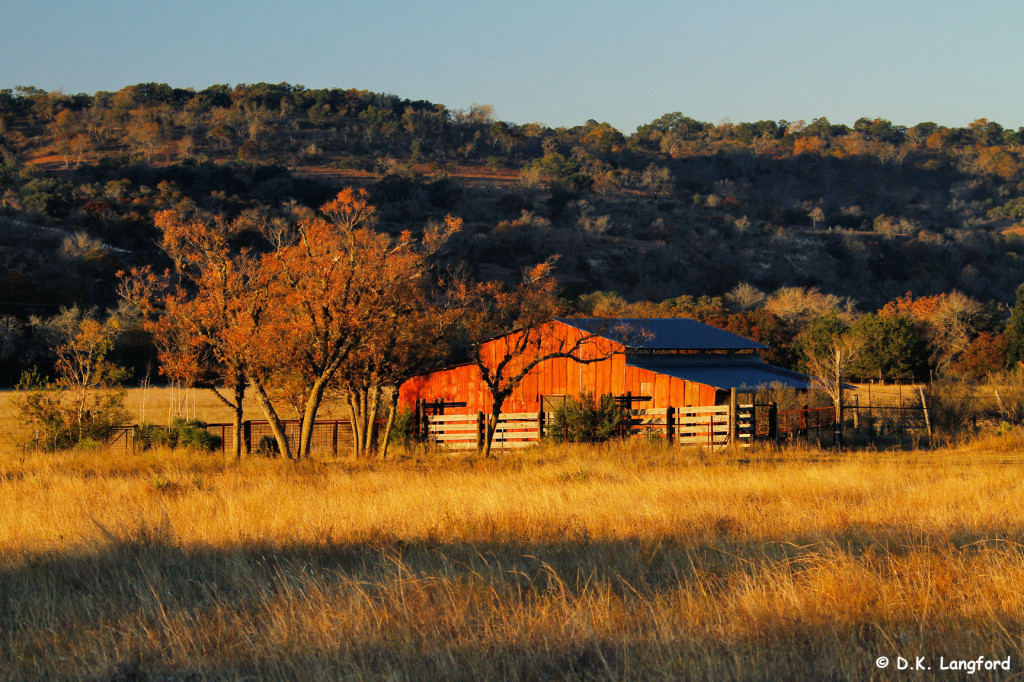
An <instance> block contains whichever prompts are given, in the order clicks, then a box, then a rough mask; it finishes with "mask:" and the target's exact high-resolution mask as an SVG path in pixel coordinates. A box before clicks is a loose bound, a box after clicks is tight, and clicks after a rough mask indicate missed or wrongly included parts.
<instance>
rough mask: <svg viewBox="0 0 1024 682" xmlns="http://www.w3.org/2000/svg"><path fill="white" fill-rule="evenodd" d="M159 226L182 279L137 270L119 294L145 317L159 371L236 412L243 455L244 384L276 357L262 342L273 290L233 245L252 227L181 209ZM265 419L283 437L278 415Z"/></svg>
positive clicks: (256, 263) (162, 217)
mask: <svg viewBox="0 0 1024 682" xmlns="http://www.w3.org/2000/svg"><path fill="white" fill-rule="evenodd" d="M155 224H156V226H157V228H158V229H160V231H161V234H162V240H161V247H162V248H163V249H164V251H165V252H166V253H167V254H168V255H169V256H170V257H171V259H172V261H173V262H174V265H175V273H176V276H177V280H176V281H172V280H171V278H170V275H169V274H166V275H164V276H156V275H154V274H153V273H152V272H151V271H150V270H148V269H145V270H134V271H132V273H131V275H130V276H129V277H127V278H125V279H124V280H122V286H121V295H122V297H123V298H125V299H127V300H129V301H130V302H131V303H133V304H134V305H136V306H137V307H138V308H139V309H140V310H141V311H142V312H143V313H144V315H145V318H146V322H145V328H146V330H147V331H149V332H150V333H151V334H152V335H153V337H154V339H155V341H156V344H157V348H158V350H159V359H160V366H161V372H162V373H163V374H164V375H166V376H167V377H169V378H172V379H175V380H177V381H181V382H183V383H185V384H186V385H190V386H195V385H202V386H205V387H206V388H208V389H209V390H210V391H212V392H213V393H214V395H216V396H217V398H218V399H219V400H221V402H223V403H224V404H225V405H226V406H228V407H229V408H230V409H231V410H232V413H233V422H234V424H233V426H234V450H235V457H236V458H240V457H241V456H242V444H243V437H242V421H243V416H244V415H243V409H242V406H243V401H244V399H245V393H246V385H247V383H248V382H249V381H250V379H251V377H252V376H253V375H254V373H255V368H254V366H256V365H259V366H261V367H265V366H267V364H268V363H273V362H275V361H276V359H277V356H276V355H275V354H274V353H273V347H265V346H264V345H263V344H262V343H260V338H261V335H260V329H261V327H262V323H263V320H264V318H265V317H266V315H267V313H268V310H269V309H270V306H271V300H270V294H271V291H270V288H269V285H268V282H267V281H266V278H265V273H264V272H263V269H262V268H261V264H260V259H259V256H258V255H257V254H255V253H253V252H252V251H251V250H248V249H238V248H236V247H235V246H234V245H233V244H232V240H233V238H235V237H237V236H239V235H240V234H241V233H243V232H245V231H247V229H248V228H249V226H250V225H249V223H248V222H247V221H246V220H243V219H237V220H235V221H231V222H227V221H224V220H221V219H214V220H212V221H206V220H201V219H197V218H189V217H187V216H184V215H182V214H180V213H179V212H177V211H161V212H159V213H158V214H157V215H156V217H155ZM218 384H220V385H222V386H224V387H225V388H226V389H227V391H228V392H229V393H228V394H225V393H223V392H222V391H221V390H220V388H219V387H218ZM267 417H268V420H269V421H270V422H271V430H272V431H274V433H275V436H277V435H280V437H281V438H282V439H283V438H284V432H283V429H282V428H281V425H280V420H279V419H277V417H276V414H275V413H273V410H271V411H270V413H269V414H268V415H267ZM282 452H287V451H286V450H282Z"/></svg>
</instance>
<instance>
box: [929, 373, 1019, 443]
mask: <svg viewBox="0 0 1024 682" xmlns="http://www.w3.org/2000/svg"><path fill="white" fill-rule="evenodd" d="M917 390H918V391H920V393H921V410H922V411H923V412H924V425H925V428H927V429H928V443H929V445H930V444H931V439H932V420H931V419H930V418H929V416H928V402H927V401H926V400H925V399H924V389H923V388H921V387H920V386H918V387H917ZM996 395H999V391H996Z"/></svg>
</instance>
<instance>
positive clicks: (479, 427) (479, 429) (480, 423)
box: [476, 412, 486, 452]
mask: <svg viewBox="0 0 1024 682" xmlns="http://www.w3.org/2000/svg"><path fill="white" fill-rule="evenodd" d="M485 437H486V435H485V434H484V413H483V412H477V413H476V450H477V452H480V451H481V450H483V447H484V438H485Z"/></svg>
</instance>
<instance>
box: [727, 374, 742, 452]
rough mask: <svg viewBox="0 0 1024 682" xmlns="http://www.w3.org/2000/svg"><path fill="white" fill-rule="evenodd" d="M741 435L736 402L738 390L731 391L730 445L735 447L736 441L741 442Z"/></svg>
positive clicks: (731, 389) (732, 389)
mask: <svg viewBox="0 0 1024 682" xmlns="http://www.w3.org/2000/svg"><path fill="white" fill-rule="evenodd" d="M739 434H740V419H739V412H738V410H737V402H736V389H735V388H730V389H729V437H728V441H729V444H730V445H735V444H736V441H738V440H739Z"/></svg>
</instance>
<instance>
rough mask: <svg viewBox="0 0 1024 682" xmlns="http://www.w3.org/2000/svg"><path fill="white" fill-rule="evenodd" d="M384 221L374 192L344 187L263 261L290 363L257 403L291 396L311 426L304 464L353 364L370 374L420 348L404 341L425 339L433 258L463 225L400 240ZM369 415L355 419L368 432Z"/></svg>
mask: <svg viewBox="0 0 1024 682" xmlns="http://www.w3.org/2000/svg"><path fill="white" fill-rule="evenodd" d="M374 214H375V208H374V206H373V205H372V204H371V203H370V201H369V194H368V193H367V192H366V191H365V190H362V189H359V190H354V189H351V188H348V189H345V190H342V191H341V192H339V193H338V196H337V197H336V198H335V199H334V200H332V201H330V202H328V203H326V204H324V205H323V206H322V207H321V208H320V215H315V216H311V217H308V218H305V219H303V220H301V221H299V223H298V225H297V226H296V227H295V229H294V230H291V231H287V232H282V233H278V234H276V235H274V238H275V240H276V242H277V245H276V248H275V249H273V250H272V251H270V252H269V253H267V254H266V256H265V257H264V259H263V260H264V267H265V268H266V269H267V277H268V278H269V280H270V281H271V282H273V286H274V287H275V291H277V292H278V293H277V296H276V297H275V298H276V299H277V300H278V304H277V305H275V306H274V310H273V314H272V315H270V316H269V318H268V322H269V324H268V326H267V328H266V329H265V330H264V332H265V341H264V343H266V344H275V345H277V346H278V347H279V348H282V349H283V350H284V353H283V356H284V357H287V358H289V360H288V361H287V362H286V363H282V365H281V366H280V367H279V369H278V371H277V372H273V371H270V372H268V373H267V374H266V375H265V376H261V377H259V378H258V380H257V381H256V382H255V383H254V387H255V388H256V389H257V392H256V394H257V399H260V400H263V399H271V398H273V397H274V392H275V389H282V390H279V391H278V394H277V395H278V397H280V396H282V395H286V396H287V397H288V398H289V399H290V400H291V401H292V402H293V404H294V405H295V407H296V410H297V412H298V413H299V417H300V420H301V426H300V433H299V443H298V450H297V452H296V453H295V455H296V457H298V458H302V457H305V456H306V455H308V453H309V451H310V448H311V445H312V436H313V426H314V423H315V420H316V415H317V412H318V410H319V408H320V405H321V403H322V401H323V399H324V395H325V392H326V391H327V390H328V388H329V387H330V386H331V385H332V382H335V380H336V379H338V378H339V372H340V371H341V370H342V368H343V367H345V365H346V363H348V362H350V361H351V362H352V363H353V365H354V366H355V367H360V366H364V367H365V366H366V363H367V362H368V359H369V358H371V357H373V358H376V360H375V365H376V366H380V365H381V364H383V363H384V362H386V361H388V360H392V361H397V360H398V359H399V356H400V355H401V354H400V353H399V354H391V355H390V356H389V355H388V351H389V349H388V348H387V345H388V344H389V343H392V342H394V343H398V342H400V341H401V343H403V344H415V343H417V339H415V338H410V339H408V340H402V339H401V338H399V337H400V336H401V335H402V334H411V335H413V336H415V335H416V333H417V332H416V329H418V328H419V327H417V326H416V325H414V324H413V323H414V322H415V320H416V319H417V315H418V314H420V313H421V312H422V311H423V305H424V301H423V295H422V292H421V287H423V286H424V284H425V279H426V277H427V273H426V266H427V261H428V259H429V257H430V256H431V255H432V254H433V253H435V252H436V250H437V249H438V248H439V247H440V246H441V244H443V243H444V241H445V239H446V238H447V236H448V235H449V234H451V233H452V232H453V231H455V230H457V229H459V227H460V225H461V223H460V221H458V220H456V219H454V218H449V219H448V220H446V222H445V225H443V226H438V227H435V228H430V229H427V230H426V231H425V233H424V235H423V237H422V238H421V239H414V238H413V236H412V234H411V233H409V232H405V233H403V234H402V235H401V236H399V237H397V238H396V237H392V236H390V235H387V234H385V233H382V232H378V231H376V230H374V229H373V223H374ZM349 376H351V373H349ZM370 395H375V393H374V391H373V390H372V389H371V390H370ZM360 404H365V401H363V402H361V403H360ZM365 414H366V411H365V410H364V411H362V412H357V414H356V415H354V417H359V419H358V421H361V422H362V423H363V429H364V433H365V432H368V429H367V428H366V422H365V419H364V418H363V417H365ZM357 428H359V426H358V424H357ZM360 438H362V436H360ZM363 440H364V441H365V440H366V439H365V438H363ZM281 445H282V447H283V446H284V445H285V444H284V443H282V444H281ZM357 446H358V443H357ZM364 451H365V450H364Z"/></svg>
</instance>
